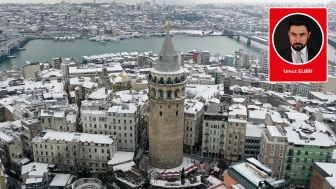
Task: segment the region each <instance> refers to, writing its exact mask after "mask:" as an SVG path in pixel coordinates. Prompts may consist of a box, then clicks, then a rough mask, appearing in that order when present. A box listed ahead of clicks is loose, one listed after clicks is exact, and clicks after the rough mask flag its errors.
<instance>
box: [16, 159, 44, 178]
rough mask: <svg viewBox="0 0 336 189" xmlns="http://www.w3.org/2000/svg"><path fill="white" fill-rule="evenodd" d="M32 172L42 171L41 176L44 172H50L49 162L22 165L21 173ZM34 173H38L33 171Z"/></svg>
mask: <svg viewBox="0 0 336 189" xmlns="http://www.w3.org/2000/svg"><path fill="white" fill-rule="evenodd" d="M30 172H38V173H42V175H41V176H43V173H45V172H48V164H47V163H37V162H32V163H29V164H27V165H23V166H22V169H21V175H23V174H26V173H30ZM33 174H34V175H36V173H33Z"/></svg>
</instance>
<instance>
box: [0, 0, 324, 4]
mask: <svg viewBox="0 0 336 189" xmlns="http://www.w3.org/2000/svg"><path fill="white" fill-rule="evenodd" d="M61 1H62V0H0V3H40V2H43V3H59V2H61ZM66 1H69V0H66ZM70 1H71V2H74V3H82V2H93V1H94V0H70ZM113 1H116V2H136V3H141V2H144V1H145V0H96V2H113ZM150 1H151V0H150ZM155 1H156V3H158V4H162V2H163V0H155ZM237 2H243V3H252V2H254V3H256V2H258V3H278V2H284V3H293V2H298V3H328V2H330V0H166V4H172V3H179V4H181V3H195V4H198V3H237Z"/></svg>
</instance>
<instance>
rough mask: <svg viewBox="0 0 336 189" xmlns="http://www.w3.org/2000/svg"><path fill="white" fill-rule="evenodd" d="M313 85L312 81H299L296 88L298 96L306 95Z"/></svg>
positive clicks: (312, 88)
mask: <svg viewBox="0 0 336 189" xmlns="http://www.w3.org/2000/svg"><path fill="white" fill-rule="evenodd" d="M314 87H315V86H314V85H313V84H312V83H307V82H300V83H299V86H298V90H297V94H298V96H304V97H307V96H308V95H309V92H310V91H313V90H314Z"/></svg>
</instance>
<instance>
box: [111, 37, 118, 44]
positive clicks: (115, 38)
mask: <svg viewBox="0 0 336 189" xmlns="http://www.w3.org/2000/svg"><path fill="white" fill-rule="evenodd" d="M110 41H111V42H114V43H119V42H120V40H119V38H117V37H112V38H111V39H110Z"/></svg>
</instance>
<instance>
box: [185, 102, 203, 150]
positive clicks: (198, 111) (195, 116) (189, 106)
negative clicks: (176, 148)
mask: <svg viewBox="0 0 336 189" xmlns="http://www.w3.org/2000/svg"><path fill="white" fill-rule="evenodd" d="M184 104H185V107H184V139H183V141H184V142H183V143H184V149H185V150H187V151H188V150H191V149H192V148H195V147H196V146H198V145H199V146H200V145H201V144H202V141H201V138H202V124H203V114H204V103H203V102H200V101H198V100H188V101H185V102H184Z"/></svg>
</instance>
